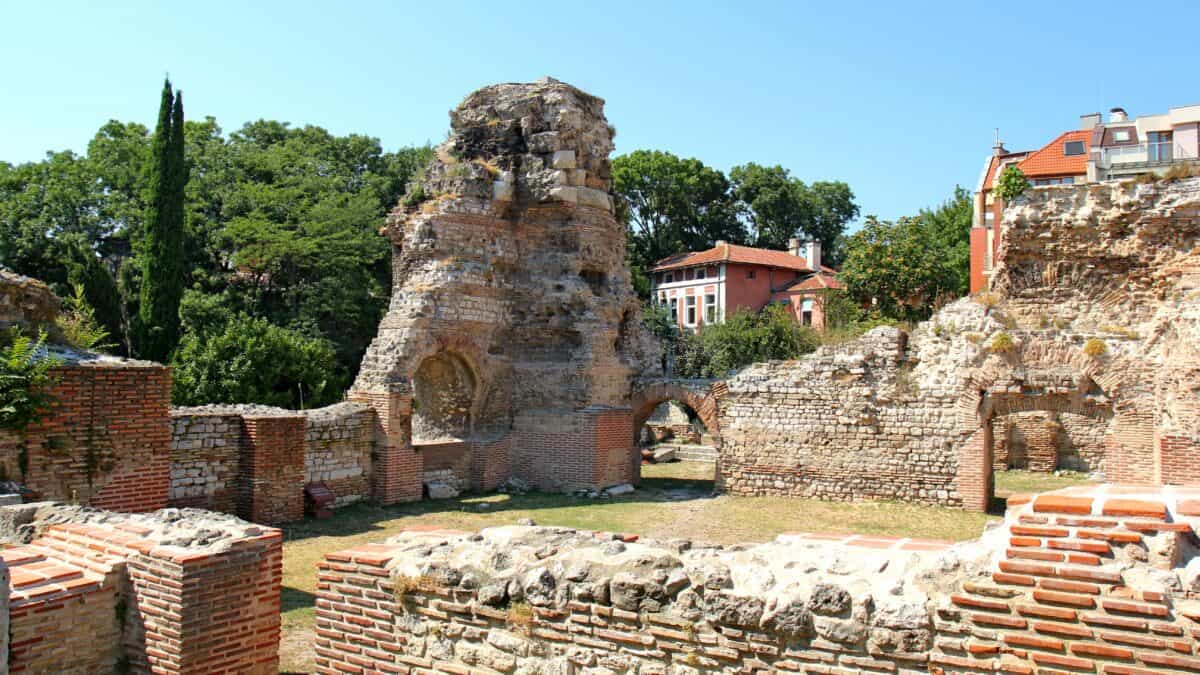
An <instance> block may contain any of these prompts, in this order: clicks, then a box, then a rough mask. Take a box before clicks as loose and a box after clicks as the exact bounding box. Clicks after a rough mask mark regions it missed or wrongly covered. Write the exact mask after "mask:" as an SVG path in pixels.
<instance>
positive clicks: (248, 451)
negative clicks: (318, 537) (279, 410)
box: [237, 415, 306, 524]
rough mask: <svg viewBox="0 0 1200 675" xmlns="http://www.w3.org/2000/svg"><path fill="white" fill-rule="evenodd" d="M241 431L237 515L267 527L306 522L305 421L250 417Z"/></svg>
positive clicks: (274, 417)
mask: <svg viewBox="0 0 1200 675" xmlns="http://www.w3.org/2000/svg"><path fill="white" fill-rule="evenodd" d="M242 430H243V440H242V448H241V450H242V454H241V458H240V460H239V462H238V465H239V467H240V469H239V475H238V481H237V514H238V515H239V516H241V517H242V518H245V519H246V520H249V521H252V522H255V523H268V524H272V523H286V522H289V521H293V520H300V519H301V518H303V517H304V482H305V481H304V478H305V471H304V455H305V450H304V449H305V444H304V438H305V432H306V422H305V419H304V417H302V416H287V417H284V416H281V415H271V416H263V417H250V416H247V417H244V418H243V419H242Z"/></svg>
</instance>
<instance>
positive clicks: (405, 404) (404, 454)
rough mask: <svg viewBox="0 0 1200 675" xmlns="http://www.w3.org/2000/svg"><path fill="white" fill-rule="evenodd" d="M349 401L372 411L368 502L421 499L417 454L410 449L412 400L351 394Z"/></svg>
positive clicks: (389, 395)
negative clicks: (372, 426)
mask: <svg viewBox="0 0 1200 675" xmlns="http://www.w3.org/2000/svg"><path fill="white" fill-rule="evenodd" d="M351 400H353V401H356V402H358V403H363V404H365V405H367V406H369V407H370V408H371V409H372V410H374V411H375V442H374V448H375V450H374V454H373V455H372V458H371V459H372V462H371V498H372V499H373V500H374V501H375V502H377V503H379V504H385V505H386V504H397V503H400V502H412V501H417V500H419V499H421V496H422V494H423V489H422V483H421V479H422V477H423V475H424V470H423V466H422V465H423V461H424V459H423V458H422V457H421V453H419V452H416V451H414V450H413V447H412V397H411V396H407V395H404V394H398V393H390V392H371V393H367V392H352V394H351Z"/></svg>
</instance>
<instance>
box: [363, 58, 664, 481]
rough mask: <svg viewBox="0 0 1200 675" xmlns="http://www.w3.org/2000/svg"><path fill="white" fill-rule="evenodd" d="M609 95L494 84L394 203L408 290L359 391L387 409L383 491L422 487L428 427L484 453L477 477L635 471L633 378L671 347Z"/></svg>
mask: <svg viewBox="0 0 1200 675" xmlns="http://www.w3.org/2000/svg"><path fill="white" fill-rule="evenodd" d="M603 107H604V102H603V101H602V100H601V99H599V98H596V97H594V96H591V95H589V94H587V93H584V92H582V91H580V90H579V89H576V88H575V87H572V86H570V85H567V84H564V83H562V82H558V81H557V80H553V79H549V78H547V79H543V80H540V81H538V82H535V83H531V84H500V85H494V86H490V87H485V88H484V89H481V90H479V91H477V92H475V93H473V94H471V95H469V96H468V97H467V98H466V100H464V101H463V103H462V104H461V105H459V106H458V107H457V108H456V109H454V110H453V111H451V112H450V123H451V124H450V125H451V134H450V137H449V139H448V140H446V141H445V142H444V143H442V144H441V145H440V146H438V147H437V149H436V151H435V155H436V156H435V159H434V161H433V162H432V163H431V164H430V165H429V166H428V167H426V168H425V170H424V171H423V172H422V173H421V175H420V176H419V177H418V179H417V180H415V181H414V182H413V183H412V184H411V185H410V186H409V189H408V193H407V194H406V196H405V197H404V199H403V200H402V201H401V203H400V205H399V206H398V207H397V208H396V209H395V210H394V211H393V212H392V214H391V217H390V218H389V220H388V226H387V228H386V235H387V236H388V238H389V239H390V240H391V242H392V244H393V286H392V299H391V305H390V308H389V310H388V313H387V316H386V317H385V318H384V320H383V321H382V322H381V324H380V326H379V332H378V334H377V335H376V337H375V340H374V341H373V342H372V344H371V347H370V348H369V349H368V351H367V354H366V356H365V357H364V359H363V363H362V368H361V370H360V372H359V376H358V380H357V382H356V383H355V385H354V388H353V391H352V392H351V396H352V398H355V399H357V400H363V401H368V402H371V403H372V404H373V405H375V406H376V409H377V411H379V412H380V415H379V416H378V417H379V419H380V420H381V429H380V441H379V447H378V449H377V452H376V471H375V473H376V486H377V487H376V490H377V495H376V497H377V499H379V500H381V501H394V500H400V499H411V498H415V497H419V489H420V485H421V475H420V474H421V472H422V471H423V468H422V467H423V462H422V460H421V458H420V448H421V446H422V443H423V442H428V441H438V442H442V441H446V440H448V439H458V440H462V441H466V442H467V443H466V445H467V447H468V448H471V452H472V453H474V456H472V457H471V458H470V461H467V462H465V463H463V466H466V467H469V468H468V469H467V470H466V473H467V474H469V475H464V476H462V477H461V479H462V480H463V482H464V483H473V484H475V485H476V486H480V485H483V486H490V485H492V484H494V483H495V479H496V476H497V474H498V473H500V472H504V473H508V474H510V475H515V476H517V477H520V478H523V479H525V480H527V481H529V482H531V483H533V484H535V485H536V486H538V487H541V488H545V489H575V488H585V487H587V488H595V487H605V486H607V485H613V484H616V483H621V482H625V481H628V480H630V479H631V478H632V475H631V471H630V468H631V466H632V464H631V462H630V461H629V460H628V455H629V453H631V452H632V447H631V446H630V443H629V439H630V438H632V416H631V414H630V412H629V409H628V405H629V395H630V390H631V379H632V377H633V376H634V375H635V374H640V373H643V372H647V373H648V372H649V371H650V370H651V369H653V368H657V365H656V364H658V363H659V359H658V358H657V353H656V351H655V350H656V346H655V345H654V343H653V340H651V339H649V337H648V335H647V334H646V333H645V331H644V330H643V328H642V325H641V312H640V306H639V302H638V299H637V298H636V296H635V295H634V293H633V289H632V286H631V283H630V276H629V270H628V269H627V267H626V263H625V230H624V226H623V224H622V223H620V222H619V221H618V220H617V219H616V218H615V216H614V209H613V195H612V193H611V190H612V175H611V166H610V164H609V159H608V156H609V153H610V152H611V151H612V147H613V145H612V135H613V130H612V127H610V126H609V125H608V123H607V122H606V120H605V118H604V112H603ZM396 401H404V402H405V405H395V403H396ZM405 407H407V408H408V410H404V409H403V408H405ZM501 462H502V464H500V463H501ZM493 464H495V466H493ZM393 486H402V487H393Z"/></svg>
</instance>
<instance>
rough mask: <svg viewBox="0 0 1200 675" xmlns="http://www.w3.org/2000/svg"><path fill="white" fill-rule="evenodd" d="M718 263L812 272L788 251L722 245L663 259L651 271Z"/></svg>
mask: <svg viewBox="0 0 1200 675" xmlns="http://www.w3.org/2000/svg"><path fill="white" fill-rule="evenodd" d="M716 263H741V264H743V265H762V266H763V267H777V268H780V269H785V270H796V271H798V272H811V271H812V270H810V269H809V267H808V263H807V262H805V260H804V258H801V257H800V256H795V255H792V254H791V253H787V252H786V251H774V250H771V249H767V248H752V247H750V246H738V245H737V244H720V245H717V246H714V247H712V248H710V249H708V250H707V251H697V252H695V253H680V254H679V255H673V256H671V257H669V258H663V259H662V260H659V261H658V264H656V265H655V266H654V268H653V269H651V270H650V271H651V272H665V271H667V270H677V269H682V268H684V267H696V266H699V265H713V264H716Z"/></svg>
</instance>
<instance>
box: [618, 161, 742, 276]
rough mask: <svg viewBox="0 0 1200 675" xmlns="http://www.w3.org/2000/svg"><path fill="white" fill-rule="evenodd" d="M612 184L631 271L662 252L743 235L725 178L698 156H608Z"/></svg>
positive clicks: (701, 246) (650, 263) (648, 263)
mask: <svg viewBox="0 0 1200 675" xmlns="http://www.w3.org/2000/svg"><path fill="white" fill-rule="evenodd" d="M613 189H614V191H615V192H616V193H617V194H618V195H619V196H620V197H621V198H620V199H618V200H617V202H618V211H619V215H620V216H622V217H623V219H624V220H625V222H626V225H627V233H628V241H629V258H630V263H631V266H632V267H633V268H634V270H635V274H636V273H638V272H641V273H644V272H645V271H646V270H648V269H650V268H651V267H653V266H654V263H656V262H657V261H659V260H661V259H663V258H665V257H667V256H670V255H674V254H677V253H683V252H685V251H699V250H703V249H706V248H709V247H711V246H712V245H713V243H714V242H716V241H717V240H718V239H724V240H726V241H729V242H732V243H741V242H743V241H744V239H745V230H744V228H743V227H742V224H741V222H739V221H738V218H737V209H736V207H735V205H734V201H733V198H732V195H731V194H730V185H729V181H728V180H727V179H726V178H725V175H724V174H723V173H721V172H720V171H718V170H716V169H713V168H711V167H708V166H705V165H704V163H702V162H701V161H700V160H697V159H681V158H679V157H676V156H675V155H672V154H671V153H669V152H660V151H657V150H654V151H651V150H637V151H635V152H632V153H630V154H628V155H622V156H620V157H617V158H616V159H614V160H613ZM646 290H647V292H648V291H649V289H648V288H647V289H646Z"/></svg>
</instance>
